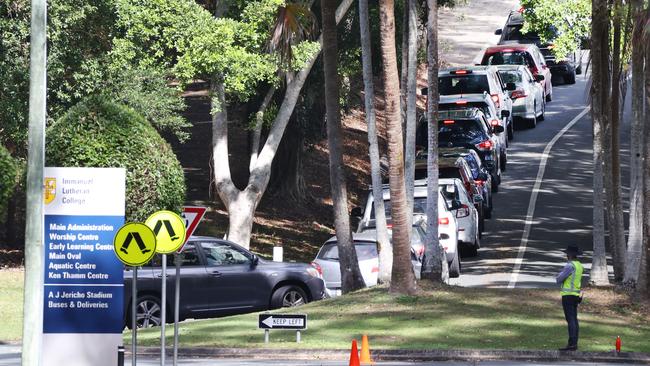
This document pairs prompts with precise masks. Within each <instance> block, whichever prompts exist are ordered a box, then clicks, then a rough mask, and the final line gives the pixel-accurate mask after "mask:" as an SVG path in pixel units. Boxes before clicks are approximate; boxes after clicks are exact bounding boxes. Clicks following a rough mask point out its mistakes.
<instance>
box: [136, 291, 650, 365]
mask: <svg viewBox="0 0 650 366" xmlns="http://www.w3.org/2000/svg"><path fill="white" fill-rule="evenodd" d="M589 296H595V298H593V299H591V300H589V299H587V300H586V301H585V303H584V304H583V305H582V306H581V313H580V334H581V338H580V347H581V350H585V351H610V350H612V349H613V346H614V340H615V338H616V336H617V335H620V336H621V338H622V339H623V344H624V350H625V351H636V352H650V342H648V341H647V340H648V339H650V322H649V321H648V318H647V313H646V315H643V313H642V312H640V309H638V306H635V305H634V304H631V303H629V301H628V302H626V300H622V298H621V296H619V295H615V294H612V293H611V292H610V291H604V290H592V291H590V295H589ZM279 312H291V313H293V312H297V313H306V314H307V315H308V319H309V321H308V326H309V329H308V330H306V331H304V332H303V334H302V343H301V344H299V345H297V344H296V343H295V332H292V331H271V340H272V342H271V344H270V346H272V347H274V348H316V349H319V348H326V349H346V348H348V347H349V346H350V341H351V340H352V339H353V338H357V339H359V338H360V335H361V334H368V336H369V338H370V342H371V346H372V347H373V348H377V349H380V348H381V349H550V350H553V349H557V348H558V347H560V346H564V344H565V343H566V339H567V335H566V334H567V333H566V323H565V321H564V316H563V313H562V308H561V304H560V301H559V293H558V292H557V291H554V290H505V289H504V290H500V289H498V290H497V289H464V288H446V289H442V290H437V291H428V292H424V293H423V294H422V295H420V296H397V297H396V296H393V295H390V294H389V293H388V292H387V291H386V289H382V288H374V289H369V290H364V291H360V292H358V293H355V294H352V295H348V296H345V297H342V298H338V299H330V300H325V301H319V302H316V303H312V304H309V305H307V306H304V307H302V308H300V309H294V310H292V311H279ZM170 328H171V327H170ZM169 330H170V331H169V333H167V337H168V341H169V342H170V343H171V335H172V332H171V329H169ZM263 334H264V333H263V331H261V330H259V329H257V314H247V315H241V316H233V317H227V318H218V319H210V320H201V321H186V322H183V323H181V325H180V343H181V346H184V347H264V346H265V345H264V337H263ZM138 337H139V342H138V343H139V344H141V345H149V346H156V345H158V344H159V339H160V330H159V329H148V330H141V331H140V332H139V333H138ZM129 341H130V333H125V343H128V342H129Z"/></svg>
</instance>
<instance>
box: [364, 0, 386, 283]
mask: <svg viewBox="0 0 650 366" xmlns="http://www.w3.org/2000/svg"><path fill="white" fill-rule="evenodd" d="M368 17H369V16H368V0H359V25H360V29H361V56H362V66H363V84H364V93H365V96H364V97H365V106H366V123H367V124H368V144H369V150H370V175H371V178H372V195H373V197H375V199H374V200H373V202H374V207H375V225H376V227H377V242H378V243H379V280H380V281H381V282H383V283H390V279H391V274H392V271H393V268H392V267H393V247H392V245H391V243H390V240H389V237H388V229H387V227H386V211H385V207H384V200H383V196H384V194H383V192H384V190H383V187H382V182H381V166H380V162H379V142H378V139H377V119H376V114H375V88H374V82H373V76H372V48H371V45H370V24H369V21H368Z"/></svg>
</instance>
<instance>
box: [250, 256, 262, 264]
mask: <svg viewBox="0 0 650 366" xmlns="http://www.w3.org/2000/svg"><path fill="white" fill-rule="evenodd" d="M259 263H260V257H258V256H257V254H253V257H252V258H251V267H255V266H257V265H258V264H259Z"/></svg>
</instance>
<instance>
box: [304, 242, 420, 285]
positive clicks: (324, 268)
mask: <svg viewBox="0 0 650 366" xmlns="http://www.w3.org/2000/svg"><path fill="white" fill-rule="evenodd" d="M352 240H353V241H354V248H355V250H356V252H357V259H358V260H359V269H360V270H361V275H362V276H363V280H364V282H365V284H366V287H370V286H375V285H376V284H377V283H378V276H379V256H378V251H377V232H376V231H375V230H367V231H364V232H362V233H354V234H352ZM422 240H423V239H422ZM411 262H412V263H413V270H414V271H415V274H416V277H419V275H420V268H421V267H422V264H421V263H420V260H419V259H418V258H417V256H416V254H415V251H413V249H411ZM312 265H313V266H314V267H316V269H317V270H318V271H319V272H320V273H321V274H322V277H323V281H325V294H326V295H327V296H329V297H336V296H340V295H341V266H340V264H339V248H338V246H337V240H336V237H335V236H334V237H332V238H330V239H329V240H328V241H326V242H325V244H323V246H322V247H321V248H320V250H319V251H318V254H317V255H316V259H314V261H313V262H312Z"/></svg>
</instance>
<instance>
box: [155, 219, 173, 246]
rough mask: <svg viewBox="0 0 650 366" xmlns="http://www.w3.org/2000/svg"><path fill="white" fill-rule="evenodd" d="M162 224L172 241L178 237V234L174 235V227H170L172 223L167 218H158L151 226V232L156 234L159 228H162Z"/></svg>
mask: <svg viewBox="0 0 650 366" xmlns="http://www.w3.org/2000/svg"><path fill="white" fill-rule="evenodd" d="M163 224H165V229H166V230H167V234H169V238H170V239H171V240H172V241H176V240H178V239H180V238H179V237H178V236H176V233H175V232H174V228H173V227H172V223H171V221H169V220H158V222H156V225H155V226H154V227H153V233H154V234H155V235H156V236H158V233H159V232H160V229H162V226H163Z"/></svg>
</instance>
